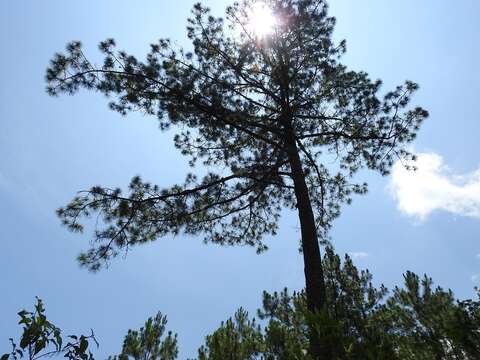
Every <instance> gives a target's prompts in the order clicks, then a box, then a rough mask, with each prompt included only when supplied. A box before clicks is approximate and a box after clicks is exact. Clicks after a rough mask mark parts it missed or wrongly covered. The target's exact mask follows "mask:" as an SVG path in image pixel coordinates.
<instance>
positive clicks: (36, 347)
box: [0, 298, 98, 360]
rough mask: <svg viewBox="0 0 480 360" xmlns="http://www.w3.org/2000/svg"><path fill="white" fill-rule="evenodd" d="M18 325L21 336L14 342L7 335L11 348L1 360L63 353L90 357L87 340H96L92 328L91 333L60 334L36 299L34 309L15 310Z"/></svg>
mask: <svg viewBox="0 0 480 360" xmlns="http://www.w3.org/2000/svg"><path fill="white" fill-rule="evenodd" d="M18 316H19V317H20V321H19V322H18V324H19V325H21V326H22V335H21V337H20V341H19V343H18V344H17V343H16V342H15V341H14V340H13V338H10V342H11V344H12V350H11V351H10V352H9V353H6V354H3V355H2V356H1V357H0V359H1V360H20V359H23V358H27V359H28V360H38V359H40V358H43V357H54V356H62V357H64V358H66V359H68V360H93V359H94V358H93V355H92V353H91V352H90V350H89V341H93V342H95V344H96V345H97V347H98V342H97V339H95V335H94V334H93V331H92V333H91V335H89V336H86V335H80V336H77V335H69V336H67V337H64V336H62V331H61V330H60V328H58V327H57V326H55V325H54V324H52V323H51V322H50V321H49V320H48V319H47V316H46V315H45V307H44V305H43V302H42V300H40V299H38V298H37V304H36V305H35V310H34V311H33V312H30V311H26V310H22V311H20V312H19V313H18Z"/></svg>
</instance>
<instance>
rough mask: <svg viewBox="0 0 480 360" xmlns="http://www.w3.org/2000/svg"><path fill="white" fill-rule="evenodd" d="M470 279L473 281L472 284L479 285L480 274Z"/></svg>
mask: <svg viewBox="0 0 480 360" xmlns="http://www.w3.org/2000/svg"><path fill="white" fill-rule="evenodd" d="M470 279H471V280H472V282H474V283H478V282H479V280H480V274H474V275H472V277H471V278H470Z"/></svg>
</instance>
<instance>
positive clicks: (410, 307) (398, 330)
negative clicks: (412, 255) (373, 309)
mask: <svg viewBox="0 0 480 360" xmlns="http://www.w3.org/2000/svg"><path fill="white" fill-rule="evenodd" d="M404 278H405V287H404V288H398V287H396V288H395V289H394V291H393V295H392V296H391V297H390V298H389V299H388V300H387V302H386V304H385V306H384V307H383V308H382V310H381V311H380V315H381V317H382V318H383V319H384V320H386V321H387V322H389V323H390V326H391V333H392V335H393V337H394V341H395V343H396V344H397V346H398V349H399V354H400V357H401V358H402V359H476V358H480V302H479V301H473V300H467V301H458V300H455V298H454V296H453V293H452V291H451V290H449V291H445V290H443V289H442V288H441V287H437V288H435V289H433V281H432V279H431V278H428V277H427V276H424V278H423V279H420V278H419V277H418V275H416V274H414V273H412V272H407V273H406V274H405V275H404Z"/></svg>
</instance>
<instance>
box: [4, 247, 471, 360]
mask: <svg viewBox="0 0 480 360" xmlns="http://www.w3.org/2000/svg"><path fill="white" fill-rule="evenodd" d="M323 262H324V264H325V277H326V280H327V281H326V285H327V294H328V302H329V304H331V306H330V307H329V308H328V313H327V314H325V313H318V312H317V313H312V312H310V311H309V310H308V308H307V299H306V295H305V292H303V291H301V292H293V293H289V292H288V291H287V290H286V289H285V290H283V291H281V292H274V293H273V294H269V293H267V292H264V293H263V304H262V308H261V309H260V310H258V318H259V322H257V320H255V319H254V318H251V317H249V314H248V313H247V312H246V311H245V310H243V309H242V308H240V309H239V310H238V311H237V312H236V313H235V314H234V316H233V318H230V319H228V320H227V321H225V322H222V323H221V325H220V326H219V328H218V329H216V330H215V331H214V332H213V333H212V334H211V335H208V336H207V337H206V340H205V344H204V345H203V346H201V347H200V349H199V350H198V360H224V359H229V360H313V359H315V357H312V356H311V355H310V352H309V347H310V346H311V345H310V344H311V336H312V329H313V330H314V336H316V337H317V339H319V340H320V341H321V342H322V343H324V344H328V345H329V348H330V349H331V351H332V357H331V360H410V359H411V360H432V359H434V360H473V359H479V358H480V300H464V301H460V300H456V299H455V297H454V295H453V293H452V292H451V291H445V290H443V289H442V288H440V287H436V288H434V287H433V281H432V279H430V278H428V277H426V276H424V277H423V278H420V277H419V276H418V275H416V274H414V273H411V272H407V273H406V274H405V275H404V278H405V282H404V286H403V287H396V288H394V289H393V291H392V293H391V294H390V295H389V293H388V291H387V289H386V288H385V287H383V286H380V287H378V288H376V287H374V286H373V285H372V275H371V274H370V273H369V272H368V271H367V270H362V271H359V270H358V269H357V268H356V267H355V265H354V264H353V262H352V260H351V259H350V258H349V257H348V256H345V258H344V260H343V261H341V259H340V258H339V256H338V255H336V254H335V253H334V252H333V250H332V249H330V248H329V249H327V251H326V253H325V256H324V258H323ZM19 316H20V322H19V323H20V324H21V325H22V327H23V334H22V336H21V338H20V342H19V345H18V346H17V345H16V344H15V343H14V342H13V340H11V342H12V346H13V348H12V351H11V352H10V353H7V354H5V355H3V356H2V357H1V358H0V360H20V359H21V358H23V357H28V359H29V360H36V359H39V358H41V357H46V356H54V355H63V356H64V357H66V358H68V359H70V360H93V355H92V354H91V353H90V351H89V350H88V345H89V342H90V341H94V342H95V343H96V340H95V337H94V336H93V333H92V335H90V336H83V335H82V336H79V337H77V336H74V335H72V336H68V337H67V338H68V343H67V344H65V341H64V340H63V339H64V338H63V337H62V335H61V331H60V329H59V328H57V327H56V326H55V325H53V324H51V323H50V322H49V321H48V320H47V318H46V316H45V309H44V307H43V304H42V302H41V301H40V300H38V302H37V305H36V307H35V312H33V313H31V312H27V311H21V312H19ZM166 325H167V319H166V317H165V316H163V315H162V314H161V313H158V314H157V315H156V316H154V317H152V318H149V319H148V320H147V321H146V322H145V325H144V326H143V327H141V328H140V329H139V330H129V331H128V333H127V335H126V336H125V338H124V341H123V347H122V351H121V352H120V354H118V355H116V356H112V357H110V358H109V359H110V360H129V359H130V360H175V359H177V357H178V346H177V335H176V334H173V333H172V332H170V331H168V332H167V331H166Z"/></svg>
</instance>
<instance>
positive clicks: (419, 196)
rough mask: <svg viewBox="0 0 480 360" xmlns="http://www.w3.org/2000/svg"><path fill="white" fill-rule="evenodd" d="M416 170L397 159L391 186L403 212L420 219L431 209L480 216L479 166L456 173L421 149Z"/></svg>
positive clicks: (427, 214)
mask: <svg viewBox="0 0 480 360" xmlns="http://www.w3.org/2000/svg"><path fill="white" fill-rule="evenodd" d="M415 165H416V167H417V168H418V170H416V171H408V170H406V169H405V168H404V166H403V165H402V164H401V163H400V162H397V163H395V164H394V166H393V169H392V177H391V183H390V189H391V192H392V194H393V196H394V197H395V199H396V200H397V203H398V204H397V205H398V208H399V209H400V211H402V212H403V213H405V214H407V215H410V216H414V217H416V218H418V219H420V220H423V219H426V218H427V217H428V216H429V215H430V214H431V213H432V212H433V211H436V210H443V211H447V212H450V213H452V214H455V215H460V216H469V217H475V218H480V169H477V170H476V171H474V172H471V173H468V174H463V175H458V174H454V173H453V172H452V171H451V169H450V168H449V167H448V166H446V165H445V163H444V160H443V158H442V157H441V156H440V155H438V154H435V153H420V154H418V160H417V161H416V163H415Z"/></svg>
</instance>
